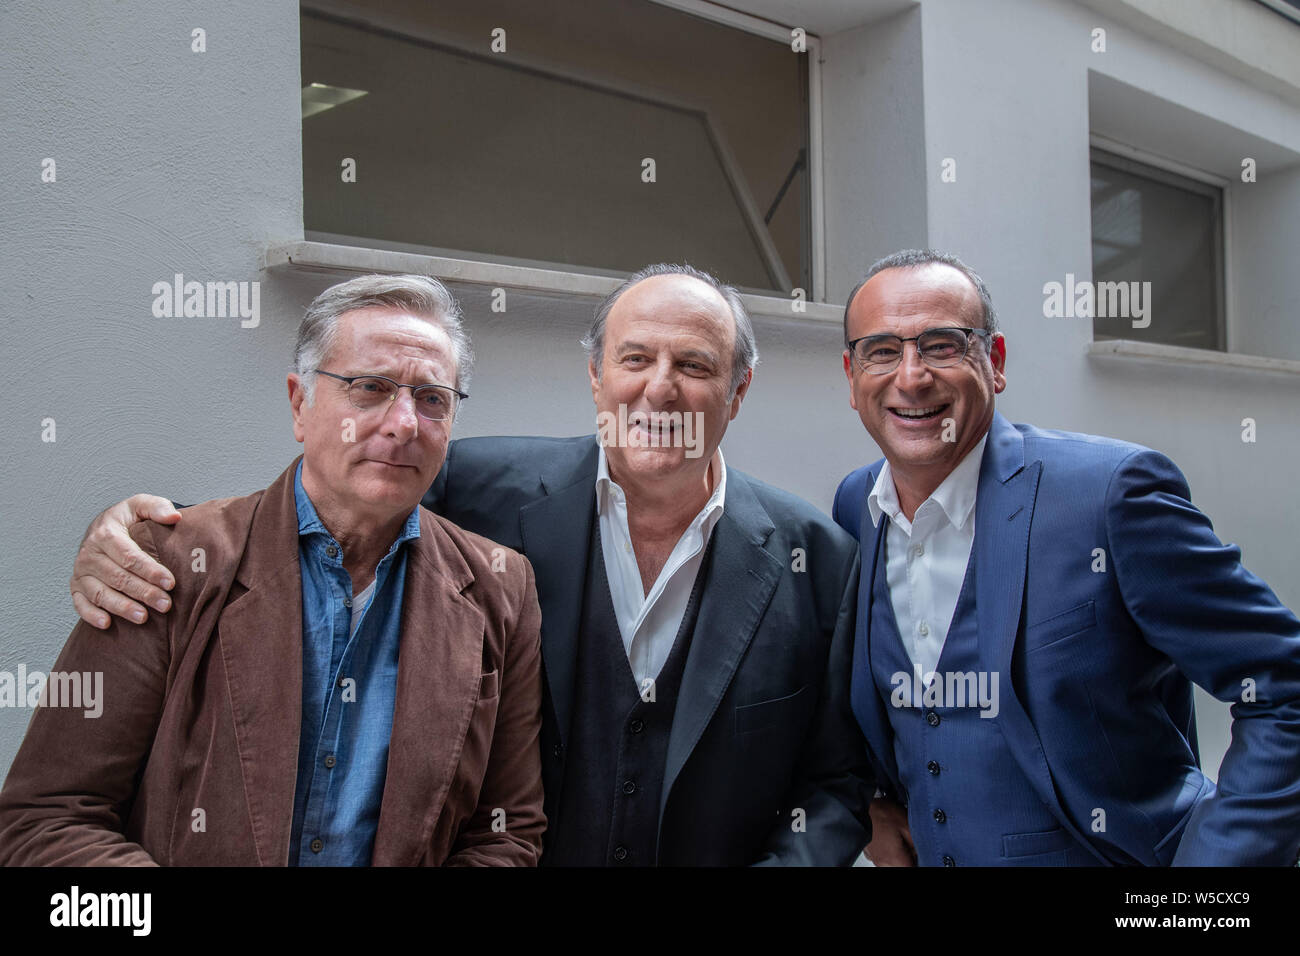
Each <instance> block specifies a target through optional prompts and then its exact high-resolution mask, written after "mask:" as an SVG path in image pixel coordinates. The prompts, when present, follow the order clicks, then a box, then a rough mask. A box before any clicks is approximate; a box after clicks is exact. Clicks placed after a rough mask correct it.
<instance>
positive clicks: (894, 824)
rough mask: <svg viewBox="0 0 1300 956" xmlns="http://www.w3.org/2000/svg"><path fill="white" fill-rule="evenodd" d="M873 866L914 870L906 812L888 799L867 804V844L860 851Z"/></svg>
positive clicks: (912, 847) (879, 798)
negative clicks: (868, 830) (901, 867)
mask: <svg viewBox="0 0 1300 956" xmlns="http://www.w3.org/2000/svg"><path fill="white" fill-rule="evenodd" d="M863 852H864V853H866V855H867V859H868V860H870V861H871V862H872V863H874V864H875V865H876V866H916V847H915V846H914V845H913V844H912V831H911V830H910V829H909V828H908V826H907V809H906V808H904V807H902V806H899V805H898V804H897V803H895V802H894V801H893V800H890V799H889V798H888V797H876V799H874V800H872V801H871V842H870V843H868V844H867V848H866V849H865V850H864V851H863Z"/></svg>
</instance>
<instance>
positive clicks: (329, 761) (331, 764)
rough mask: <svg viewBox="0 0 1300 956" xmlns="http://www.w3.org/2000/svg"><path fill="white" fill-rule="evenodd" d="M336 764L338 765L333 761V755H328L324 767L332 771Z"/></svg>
mask: <svg viewBox="0 0 1300 956" xmlns="http://www.w3.org/2000/svg"><path fill="white" fill-rule="evenodd" d="M336 763H338V761H337V760H335V759H334V755H333V754H330V755H329V756H328V757H326V758H325V766H326V767H329V768H331V769H332V768H333V767H334V765H335V764H336Z"/></svg>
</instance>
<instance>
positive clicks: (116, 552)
mask: <svg viewBox="0 0 1300 956" xmlns="http://www.w3.org/2000/svg"><path fill="white" fill-rule="evenodd" d="M145 519H148V520H150V521H156V522H158V523H159V524H175V523H176V522H177V521H180V520H181V513H180V512H179V511H177V510H176V509H175V508H173V507H172V503H171V502H170V501H168V500H167V499H166V498H159V497H157V496H156V495H133V496H131V497H130V498H127V499H126V500H125V501H122V502H118V503H117V504H115V505H113V507H111V508H109V509H108V510H107V511H105V512H104V513H103V514H101V515H100V516H99V517H98V518H96V519H95V520H94V521H92V522H91V523H90V527H89V528H87V529H86V535H85V537H84V538H82V539H81V549H80V550H79V551H78V552H77V560H76V562H75V563H74V564H73V565H72V580H71V581H69V582H68V587H69V589H70V590H71V591H72V605H73V607H75V608H76V609H77V613H78V614H79V615H81V619H82V620H83V621H85V622H86V623H87V624H89V625H91V626H92V627H97V628H99V629H100V630H101V631H102V630H104V629H105V628H107V627H108V625H109V621H110V618H109V616H108V614H105V613H104V611H108V612H109V613H111V614H114V615H116V616H117V617H121V618H125V619H127V620H129V621H134V622H135V623H136V624H143V623H144V622H145V621H146V620H148V617H149V615H148V612H147V611H146V610H145V608H144V606H143V605H141V604H137V603H136V602H137V601H143V602H144V603H145V604H148V605H149V606H150V607H152V608H155V609H156V610H158V611H161V612H164V613H165V612H166V611H168V610H169V609H170V608H171V606H172V602H171V598H169V597H168V596H167V594H166V591H169V590H171V588H172V587H174V586H175V584H176V582H175V581H174V580H173V578H172V575H171V572H170V571H168V570H167V569H166V568H165V567H163V566H162V565H161V564H159V563H158V562H157V561H155V560H153V558H151V557H149V555H147V554H145V553H144V552H143V551H141V550H140V548H139V547H138V546H137V545H136V543H135V542H134V541H132V540H131V535H130V534H129V533H128V529H129V528H130V527H131V525H133V524H135V522H137V521H143V520H145ZM132 598H134V599H135V600H132ZM101 608H102V609H103V610H100V609H101Z"/></svg>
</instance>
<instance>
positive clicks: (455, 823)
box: [0, 276, 545, 866]
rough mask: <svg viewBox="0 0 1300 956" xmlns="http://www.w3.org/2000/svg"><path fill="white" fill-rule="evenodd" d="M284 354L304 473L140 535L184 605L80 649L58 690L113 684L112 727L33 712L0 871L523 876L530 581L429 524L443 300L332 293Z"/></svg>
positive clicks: (442, 413) (448, 302)
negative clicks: (79, 680)
mask: <svg viewBox="0 0 1300 956" xmlns="http://www.w3.org/2000/svg"><path fill="white" fill-rule="evenodd" d="M295 358H296V366H297V368H296V371H295V372H293V373H291V374H290V375H289V380H288V386H289V401H290V405H291V407H292V411H293V420H294V435H295V437H296V438H297V439H298V440H299V441H300V442H302V443H303V456H302V457H301V458H300V459H299V460H298V462H295V463H294V464H293V465H291V466H290V467H289V468H288V469H287V470H286V471H285V472H284V473H283V474H282V475H281V476H280V477H279V478H278V479H276V481H275V482H274V483H273V484H272V485H271V486H270V487H269V488H267V489H266V490H265V491H261V492H257V493H256V494H252V495H249V496H247V497H245V498H232V499H226V500H223V501H213V502H208V503H206V504H202V505H198V506H196V507H194V508H189V509H186V510H185V511H184V513H183V518H182V519H181V520H179V522H178V523H174V525H173V526H172V527H160V526H159V525H157V524H154V523H152V522H149V521H142V522H139V523H138V524H136V525H135V526H134V527H133V528H132V529H131V534H132V537H133V538H134V539H135V541H136V542H137V543H138V544H139V545H140V546H141V547H142V548H143V549H144V550H145V552H146V553H148V554H149V555H150V556H151V557H153V558H155V559H156V560H159V561H161V562H162V563H163V564H164V565H165V566H167V567H168V568H169V569H171V572H172V574H173V575H174V576H175V579H176V586H175V589H174V590H173V592H172V598H173V601H174V607H173V610H172V612H171V613H170V614H167V615H152V616H151V617H150V618H149V620H148V622H147V623H145V624H133V623H130V622H126V621H122V620H120V619H114V622H113V625H112V628H111V629H110V631H109V632H108V633H107V634H105V633H103V632H100V631H97V630H95V629H94V628H92V627H90V626H88V625H86V624H84V623H82V624H79V625H78V626H77V628H76V629H75V630H74V631H73V632H72V635H71V637H69V638H68V642H67V644H66V645H65V646H64V649H63V652H62V654H61V655H60V656H59V660H58V662H57V663H56V665H55V668H54V673H53V674H51V678H50V679H51V682H53V681H54V680H55V678H56V675H63V674H74V675H75V674H88V675H95V679H96V680H99V679H100V678H99V676H98V675H100V674H102V687H103V693H102V707H103V711H102V715H98V716H95V715H94V714H93V712H89V711H84V710H82V709H80V708H77V709H73V708H68V707H61V706H57V705H58V703H59V702H58V701H57V700H53V699H52V700H51V701H50V702H49V704H50V706H41V707H39V708H38V709H37V710H36V712H35V715H34V716H33V718H32V722H31V726H30V727H29V728H28V731H27V736H26V738H25V739H24V741H23V745H22V747H21V749H20V750H19V752H18V756H17V757H16V758H15V760H14V762H13V765H12V767H11V768H10V772H9V776H8V779H7V781H6V783H5V787H4V790H3V791H0V863H4V864H17V865H129V864H136V865H148V864H154V863H158V864H164V865H245V866H247V865H285V864H290V865H364V864H368V863H370V864H375V865H455V864H461V865H493V864H495V865H503V864H504V865H533V864H535V863H536V861H537V858H538V855H539V852H540V848H541V836H542V831H543V829H544V827H545V817H544V816H543V814H542V783H541V766H540V758H539V755H538V732H539V728H540V720H541V694H542V686H541V670H540V637H539V628H540V613H539V611H538V605H537V593H536V589H535V586H534V582H533V572H532V569H531V567H530V566H529V564H528V562H527V560H526V559H524V558H523V557H521V556H520V555H518V554H516V553H515V552H513V551H509V550H507V549H505V548H501V547H498V546H496V545H495V544H494V543H493V542H491V541H489V540H488V539H486V538H482V537H479V536H478V535H475V534H471V533H469V532H467V531H463V530H462V529H460V528H459V527H457V526H456V525H454V524H452V523H451V522H449V521H447V520H446V519H444V518H441V517H438V516H436V515H434V514H432V513H431V512H429V511H426V510H425V509H423V508H421V507H419V505H418V502H419V500H420V497H421V495H423V494H424V492H425V490H426V489H427V488H428V487H429V485H430V483H431V482H432V481H433V478H434V476H435V475H436V474H437V473H438V471H439V469H440V468H441V467H442V463H443V459H444V458H445V456H446V451H447V442H448V440H449V437H450V432H451V423H452V418H453V417H454V415H455V411H456V408H457V405H458V403H459V402H460V400H461V399H463V398H464V397H465V395H464V393H463V392H462V391H460V389H461V388H463V387H464V383H465V382H466V380H467V378H468V365H469V348H468V341H467V339H466V337H465V334H464V332H463V330H462V328H461V325H460V317H459V311H458V309H457V306H456V303H455V300H454V299H453V298H452V297H451V295H450V293H448V292H447V290H446V289H445V288H444V287H443V286H442V285H441V284H440V283H438V282H437V281H435V280H432V279H428V278H425V277H420V276H363V277H361V278H359V279H354V280H352V281H350V282H346V283H342V284H341V285H338V286H334V287H333V288H331V289H327V290H326V291H325V292H323V293H322V294H321V295H320V296H319V297H318V298H317V299H316V300H315V301H314V302H313V303H312V305H311V307H310V308H309V309H308V312H307V316H306V317H305V318H304V320H303V323H302V326H301V327H300V329H299V333H298V345H297V349H296V352H295ZM400 383H414V384H410V385H407V384H400ZM447 383H453V384H450V385H449V384H447Z"/></svg>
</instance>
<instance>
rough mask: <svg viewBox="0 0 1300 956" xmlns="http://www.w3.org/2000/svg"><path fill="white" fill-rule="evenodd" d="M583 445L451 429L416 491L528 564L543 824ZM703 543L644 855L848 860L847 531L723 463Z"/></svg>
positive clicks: (856, 753) (851, 812) (566, 703)
mask: <svg viewBox="0 0 1300 956" xmlns="http://www.w3.org/2000/svg"><path fill="white" fill-rule="evenodd" d="M597 455H598V448H597V445H596V439H595V436H584V437H579V438H466V439H461V440H459V441H455V442H452V443H451V447H450V449H449V450H448V453H447V461H446V463H445V464H444V466H443V469H442V471H441V472H440V473H439V475H438V477H437V479H436V480H435V481H434V484H433V486H432V487H431V488H430V489H429V493H428V494H427V495H426V496H425V498H424V501H423V504H424V506H425V507H426V508H429V509H430V510H432V511H434V512H436V513H438V514H442V515H444V516H446V517H447V518H449V519H450V520H451V521H453V522H455V523H456V524H458V525H460V526H461V527H463V528H466V529H467V530H470V531H474V532H476V533H478V534H482V535H485V536H486V537H489V538H491V539H493V540H494V541H497V542H500V543H501V544H504V545H506V546H508V547H511V548H514V549H516V550H518V551H521V552H523V553H524V554H525V555H527V556H528V559H529V561H531V562H532V565H533V569H534V572H535V573H536V576H537V594H538V601H539V603H540V605H541V608H542V664H543V670H544V673H545V678H546V683H545V701H544V704H543V722H542V737H541V743H542V772H543V782H544V785H545V789H546V804H545V809H546V815H547V818H548V819H550V820H554V819H556V814H557V811H558V809H559V807H560V806H561V801H562V800H563V799H564V794H563V791H562V786H561V784H562V782H563V779H564V759H565V754H566V746H565V744H566V741H567V740H568V736H569V728H570V720H571V718H572V709H573V698H574V688H573V682H574V671H575V658H576V651H577V642H578V631H579V621H580V618H581V613H582V608H581V603H582V597H583V594H582V592H583V581H584V577H585V569H586V564H587V551H588V547H589V541H590V536H591V526H592V522H593V521H594V520H595V515H596V508H595V483H596V465H597ZM712 548H713V554H712V558H711V561H710V563H709V571H708V576H707V578H706V580H705V582H704V591H703V592H702V593H703V598H702V601H701V605H700V612H699V620H698V622H697V624H696V628H695V636H694V639H693V641H692V644H691V648H690V652H689V654H688V656H687V660H686V670H685V674H684V675H683V678H682V684H681V690H680V692H679V695H678V699H677V709H676V711H675V713H674V717H673V727H672V733H671V736H670V739H669V746H668V759H667V766H666V767H665V772H664V784H663V791H662V794H661V797H660V805H659V853H658V862H659V863H660V864H661V865H705V866H707V865H714V866H739V865H747V864H753V863H767V864H794V865H841V866H842V865H846V864H849V863H851V862H852V861H853V860H854V859H855V858H856V857H857V854H858V851H859V850H861V848H862V847H863V846H864V845H865V843H866V841H867V839H868V837H869V832H870V831H869V828H870V823H869V819H868V815H867V807H868V804H869V802H870V799H871V795H872V793H873V792H874V783H873V779H872V776H871V770H870V765H869V761H868V756H867V751H866V745H865V743H864V740H863V737H862V735H861V731H860V729H859V728H858V726H857V724H856V722H855V721H854V719H853V716H852V712H851V710H850V707H849V700H848V696H849V675H850V664H851V654H852V645H853V633H854V609H855V606H856V603H857V584H858V577H859V560H858V556H857V547H856V542H855V541H854V540H853V538H852V537H851V536H850V535H848V534H846V533H845V532H844V531H843V530H841V529H840V528H839V527H837V526H836V525H835V523H834V522H833V521H832V520H831V519H830V518H828V517H826V516H825V515H823V514H822V513H821V512H819V511H818V510H817V509H815V508H813V507H812V506H811V505H809V504H808V503H807V502H805V501H802V500H801V499H799V498H796V497H795V496H793V495H791V494H788V493H787V492H784V491H780V490H778V489H776V488H772V487H771V486H769V485H766V484H764V483H762V482H760V481H758V480H756V479H754V478H751V477H750V476H748V475H746V474H744V473H743V472H740V471H737V470H736V469H734V468H728V469H727V499H726V503H725V507H724V511H723V515H722V518H721V519H720V520H719V521H718V523H717V525H716V527H715V528H714V530H713V538H712ZM796 549H801V550H798V551H797V550H796ZM547 837H548V838H549V837H550V834H549V832H548V834H547ZM542 862H543V863H545V862H546V855H545V851H543V858H542Z"/></svg>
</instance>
